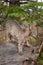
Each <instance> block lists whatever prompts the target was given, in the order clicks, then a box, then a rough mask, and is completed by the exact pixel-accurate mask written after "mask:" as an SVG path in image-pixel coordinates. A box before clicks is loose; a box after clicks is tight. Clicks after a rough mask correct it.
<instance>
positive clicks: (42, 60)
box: [37, 46, 43, 65]
mask: <svg viewBox="0 0 43 65" xmlns="http://www.w3.org/2000/svg"><path fill="white" fill-rule="evenodd" d="M37 62H38V63H41V64H42V65H43V46H42V49H41V51H40V54H39V56H38V59H37Z"/></svg>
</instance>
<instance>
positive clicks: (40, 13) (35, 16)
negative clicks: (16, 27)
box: [0, 2, 43, 24]
mask: <svg viewBox="0 0 43 65" xmlns="http://www.w3.org/2000/svg"><path fill="white" fill-rule="evenodd" d="M38 6H43V3H40V2H29V3H28V4H26V5H24V6H4V5H0V14H1V15H0V18H8V19H9V18H11V19H16V20H17V21H19V22H24V21H26V22H28V23H29V24H31V23H33V22H34V21H36V22H38V24H39V21H41V20H40V19H41V18H42V17H43V9H41V8H38ZM21 18H23V19H21Z"/></svg>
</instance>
